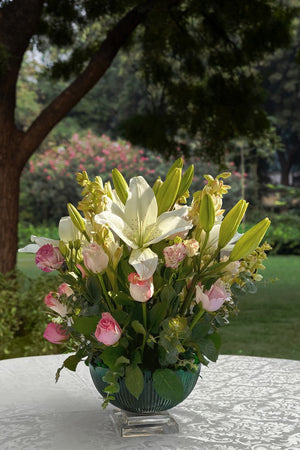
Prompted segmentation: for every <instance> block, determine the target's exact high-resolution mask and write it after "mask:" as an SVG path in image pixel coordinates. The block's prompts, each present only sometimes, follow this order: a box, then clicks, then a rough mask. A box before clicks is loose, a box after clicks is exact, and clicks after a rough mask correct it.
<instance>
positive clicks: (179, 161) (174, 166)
mask: <svg viewBox="0 0 300 450" xmlns="http://www.w3.org/2000/svg"><path fill="white" fill-rule="evenodd" d="M182 168H183V159H182V158H178V159H176V161H174V162H173V164H172V166H171V167H170V169H169V170H168V173H167V176H166V179H167V178H169V177H170V176H172V174H173V172H174V170H175V169H182Z"/></svg>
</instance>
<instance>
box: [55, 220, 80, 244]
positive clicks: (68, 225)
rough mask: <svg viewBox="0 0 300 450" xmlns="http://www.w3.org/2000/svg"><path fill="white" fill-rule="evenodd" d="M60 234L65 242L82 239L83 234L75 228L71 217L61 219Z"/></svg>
mask: <svg viewBox="0 0 300 450" xmlns="http://www.w3.org/2000/svg"><path fill="white" fill-rule="evenodd" d="M83 220H84V219H83ZM58 234H59V237H60V239H61V240H62V241H64V242H69V241H75V240H76V239H80V238H81V233H80V231H79V230H78V229H77V228H76V227H75V226H74V224H73V222H72V220H71V217H70V216H65V217H61V219H60V221H59V224H58Z"/></svg>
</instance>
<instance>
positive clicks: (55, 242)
mask: <svg viewBox="0 0 300 450" xmlns="http://www.w3.org/2000/svg"><path fill="white" fill-rule="evenodd" d="M30 240H31V242H35V243H36V244H37V245H38V246H39V247H42V246H43V245H46V244H52V245H53V247H58V245H59V241H58V240H56V239H48V238H45V237H42V236H34V235H33V234H32V235H31V239H30Z"/></svg>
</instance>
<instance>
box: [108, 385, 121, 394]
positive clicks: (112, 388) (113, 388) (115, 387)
mask: <svg viewBox="0 0 300 450" xmlns="http://www.w3.org/2000/svg"><path fill="white" fill-rule="evenodd" d="M119 390H120V385H119V384H118V383H111V384H109V385H108V386H106V388H104V392H108V393H109V394H116V393H118V392H119Z"/></svg>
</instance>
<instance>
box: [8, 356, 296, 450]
mask: <svg viewBox="0 0 300 450" xmlns="http://www.w3.org/2000/svg"><path fill="white" fill-rule="evenodd" d="M65 358H66V355H51V356H50V355H49V356H36V357H28V358H18V359H8V360H3V361H0V449H1V450H4V449H5V450H6V449H7V450H8V449H9V450H12V449H16V450H27V449H28V450H34V449H37V450H52V449H53V450H54V449H55V450H65V449H67V450H69V449H70V450H71V449H72V450H77V449H78V450H96V449H103V450H111V449H112V450H121V449H124V450H125V449H126V450H128V449H130V450H142V449H143V450H145V449H153V450H154V449H155V450H159V449H161V450H173V449H180V450H182V449H188V450H192V449H195V450H196V449H197V450H198V449H203V450H236V449H238V450H243V449H253V450H282V449H291V450H296V449H300V420H299V419H300V361H291V360H283V359H271V358H258V357H249V356H226V355H222V356H220V358H219V360H218V362H217V363H211V364H210V365H209V367H203V368H202V370H201V378H199V381H198V383H197V385H196V387H195V389H194V391H193V392H192V393H191V394H190V396H189V397H188V398H187V399H186V400H185V401H184V402H183V403H181V404H180V405H178V406H176V407H175V408H173V409H171V410H170V411H169V413H170V415H171V416H172V417H173V418H174V419H175V420H176V422H177V423H178V424H179V433H178V434H170V435H160V436H147V437H131V438H122V437H120V436H119V435H118V434H117V432H116V430H115V428H114V426H113V422H112V419H111V416H112V413H113V411H114V410H115V408H114V407H113V406H109V407H108V408H107V409H106V410H105V411H103V410H102V407H101V403H102V402H101V397H100V394H98V392H97V391H96V389H95V388H94V385H93V384H92V381H91V378H90V374H89V369H88V368H87V367H86V366H85V364H83V363H82V364H80V365H79V367H78V369H77V372H76V373H75V372H70V371H68V370H67V369H64V370H63V371H62V372H61V377H60V379H59V381H58V383H57V384H55V373H56V370H57V368H58V367H59V366H61V364H62V362H63V361H64V359H65Z"/></svg>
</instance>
